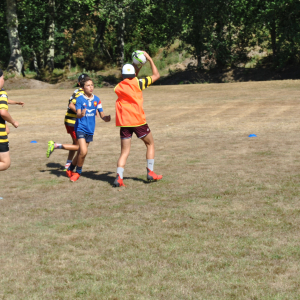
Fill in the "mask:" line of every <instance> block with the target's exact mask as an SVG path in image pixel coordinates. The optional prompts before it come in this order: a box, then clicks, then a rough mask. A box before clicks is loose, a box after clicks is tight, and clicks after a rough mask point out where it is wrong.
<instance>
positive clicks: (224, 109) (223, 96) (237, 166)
mask: <svg viewBox="0 0 300 300" xmlns="http://www.w3.org/2000/svg"><path fill="white" fill-rule="evenodd" d="M299 85H300V82H299V81H275V82H256V83H254V82H249V83H230V84H203V85H179V86H154V87H151V88H149V89H147V90H146V91H145V92H144V99H145V105H144V108H145V112H146V116H147V121H148V123H149V126H150V128H151V130H152V132H153V135H154V139H155V143H156V160H155V171H156V172H157V173H159V174H163V175H164V177H163V180H162V181H159V182H156V183H148V182H147V181H146V160H145V146H144V145H143V144H142V142H141V141H139V140H138V139H137V138H136V137H134V138H133V141H132V151H131V155H130V157H129V160H128V164H127V166H126V169H125V173H124V183H125V184H126V188H112V183H113V180H114V177H115V171H116V162H117V159H118V156H119V152H120V142H119V130H118V129H117V128H116V127H115V123H114V121H115V118H114V113H115V112H114V103H115V100H116V96H115V94H114V92H113V89H98V90H95V94H96V95H98V96H100V98H101V100H102V103H103V107H104V111H105V113H106V114H111V115H112V117H113V120H112V122H111V123H104V122H103V121H102V120H97V126H96V133H95V138H94V142H93V143H92V144H91V146H90V148H89V153H88V156H87V158H86V162H85V165H84V167H83V174H82V176H81V178H80V179H79V180H78V182H76V183H71V182H70V181H69V180H68V178H67V177H66V176H65V172H64V171H63V167H64V164H65V161H66V158H67V152H66V151H64V150H55V151H54V153H53V154H52V155H51V157H50V158H49V159H47V158H46V149H47V142H48V140H51V139H52V140H54V141H56V142H61V143H68V142H70V140H71V139H70V137H69V136H68V135H67V134H66V131H65V128H64V124H63V119H64V114H65V112H66V107H67V100H68V98H69V97H70V95H71V93H72V90H53V89H51V90H11V91H8V94H9V98H10V99H12V100H22V101H24V102H25V103H26V104H25V107H24V108H21V107H18V106H10V107H9V109H10V113H11V114H12V116H13V117H14V118H15V119H16V120H18V121H19V123H20V127H19V128H18V129H14V128H12V126H10V129H11V133H10V135H9V140H10V154H11V159H12V165H11V167H10V169H9V170H7V171H5V172H1V173H0V180H1V190H0V196H1V197H2V198H3V199H2V200H0V216H1V222H0V232H1V235H0V250H1V251H0V266H1V268H0V298H1V299H251V300H263V299H269V300H271V299H272V300H273V299H276V300H279V299H300V298H299V297H300V296H299V290H300V276H299V272H300V238H299V236H300V214H299V213H300V196H299V195H300V193H299V191H300V172H299V166H300V151H299V149H300V136H299V133H300V132H299V127H300V113H299ZM250 134H256V137H248V136H249V135H250ZM33 140H35V141H37V143H30V142H31V141H33Z"/></svg>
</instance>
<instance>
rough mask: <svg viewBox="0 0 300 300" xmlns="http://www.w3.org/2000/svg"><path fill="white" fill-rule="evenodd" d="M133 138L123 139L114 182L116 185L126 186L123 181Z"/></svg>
mask: <svg viewBox="0 0 300 300" xmlns="http://www.w3.org/2000/svg"><path fill="white" fill-rule="evenodd" d="M130 147H131V138H127V139H121V155H120V157H119V159H118V164H117V165H118V167H117V177H116V179H115V181H114V183H113V186H114V187H120V186H125V185H124V183H123V173H124V168H125V165H126V161H127V158H128V156H129V153H130Z"/></svg>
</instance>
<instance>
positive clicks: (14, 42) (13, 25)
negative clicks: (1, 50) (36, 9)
mask: <svg viewBox="0 0 300 300" xmlns="http://www.w3.org/2000/svg"><path fill="white" fill-rule="evenodd" d="M6 20H7V32H8V39H9V45H10V60H9V64H8V67H7V71H8V72H16V73H18V74H20V73H21V72H22V68H23V64H24V59H23V56H22V51H21V45H20V39H19V32H18V15H17V3H16V0H6Z"/></svg>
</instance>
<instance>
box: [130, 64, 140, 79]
mask: <svg viewBox="0 0 300 300" xmlns="http://www.w3.org/2000/svg"><path fill="white" fill-rule="evenodd" d="M132 65H133V66H134V69H135V77H138V75H139V72H140V69H141V68H142V66H141V67H140V68H138V67H137V65H135V64H132Z"/></svg>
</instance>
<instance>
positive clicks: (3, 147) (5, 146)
mask: <svg viewBox="0 0 300 300" xmlns="http://www.w3.org/2000/svg"><path fill="white" fill-rule="evenodd" d="M8 151H9V143H8V142H6V143H0V152H8Z"/></svg>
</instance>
